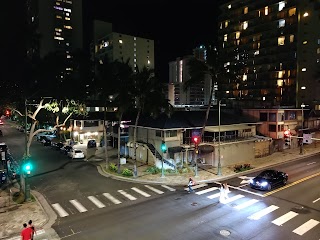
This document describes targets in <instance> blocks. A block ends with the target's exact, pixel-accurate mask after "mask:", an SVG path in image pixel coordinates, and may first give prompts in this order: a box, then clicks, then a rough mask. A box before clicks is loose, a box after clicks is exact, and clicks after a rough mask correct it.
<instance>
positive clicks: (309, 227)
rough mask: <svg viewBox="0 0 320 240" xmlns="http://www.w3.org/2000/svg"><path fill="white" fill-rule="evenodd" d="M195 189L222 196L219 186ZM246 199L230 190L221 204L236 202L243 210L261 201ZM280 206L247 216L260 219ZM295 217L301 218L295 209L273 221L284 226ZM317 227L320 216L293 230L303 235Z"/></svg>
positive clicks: (319, 225) (237, 207) (237, 206)
mask: <svg viewBox="0 0 320 240" xmlns="http://www.w3.org/2000/svg"><path fill="white" fill-rule="evenodd" d="M193 189H194V190H195V194H196V195H198V196H201V195H205V194H206V197H207V198H208V199H215V198H220V191H219V188H217V187H210V186H208V184H198V185H196V186H194V187H193ZM184 190H185V191H188V190H189V189H188V188H184ZM244 199H245V196H243V195H242V194H234V195H233V193H231V192H230V197H229V198H227V199H225V200H224V201H223V202H221V204H229V203H235V204H232V205H230V206H231V207H233V208H234V209H236V210H243V209H246V208H249V207H251V206H253V205H254V204H257V203H259V202H261V201H260V200H258V199H255V198H253V199H246V200H244ZM237 200H241V202H240V203H239V204H238V203H237ZM279 209H280V207H278V206H276V205H271V206H265V207H263V208H262V209H259V210H257V211H256V212H254V213H253V214H251V215H250V216H248V217H247V219H249V220H253V221H258V220H260V219H261V218H263V217H265V216H266V215H268V214H271V213H274V214H275V215H276V211H277V210H279ZM294 218H296V219H297V218H299V213H296V212H294V211H289V212H287V213H285V214H283V215H281V216H278V217H277V218H276V219H274V220H272V221H271V223H273V224H274V225H276V226H283V225H284V224H286V223H288V222H289V221H290V220H292V219H294ZM315 227H320V217H319V219H318V220H316V219H309V220H308V221H306V222H304V223H302V224H301V225H300V226H298V227H296V228H295V229H294V230H293V231H292V232H293V233H295V234H297V235H299V236H302V235H304V234H305V233H307V232H308V231H310V230H312V229H314V228H315Z"/></svg>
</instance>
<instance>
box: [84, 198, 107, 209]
mask: <svg viewBox="0 0 320 240" xmlns="http://www.w3.org/2000/svg"><path fill="white" fill-rule="evenodd" d="M88 199H89V200H90V201H91V202H93V203H94V205H96V206H97V207H98V208H104V207H106V205H104V204H103V203H102V202H100V201H99V199H97V198H96V197H94V196H89V197H88Z"/></svg>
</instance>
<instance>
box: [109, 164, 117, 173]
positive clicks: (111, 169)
mask: <svg viewBox="0 0 320 240" xmlns="http://www.w3.org/2000/svg"><path fill="white" fill-rule="evenodd" d="M109 170H110V171H112V172H117V170H118V168H117V166H116V164H114V163H110V164H109Z"/></svg>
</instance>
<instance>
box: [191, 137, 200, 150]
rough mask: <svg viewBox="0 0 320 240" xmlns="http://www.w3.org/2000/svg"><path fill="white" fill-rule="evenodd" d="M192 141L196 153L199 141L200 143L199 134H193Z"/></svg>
mask: <svg viewBox="0 0 320 240" xmlns="http://www.w3.org/2000/svg"><path fill="white" fill-rule="evenodd" d="M192 142H193V143H194V149H195V151H196V153H199V147H198V146H199V143H200V137H199V136H193V137H192Z"/></svg>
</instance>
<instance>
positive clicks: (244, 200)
mask: <svg viewBox="0 0 320 240" xmlns="http://www.w3.org/2000/svg"><path fill="white" fill-rule="evenodd" d="M193 189H194V190H195V195H196V196H197V197H199V196H202V197H206V198H208V199H218V200H219V198H220V191H219V188H218V187H215V186H212V185H208V184H206V183H204V184H198V185H196V186H194V187H193ZM184 190H185V191H188V188H184ZM168 191H171V192H172V191H176V189H174V188H172V187H169V186H166V185H157V186H150V185H141V186H139V187H132V188H129V189H126V190H117V191H116V193H113V194H111V193H107V192H106V193H102V194H100V195H96V196H87V197H85V199H88V200H89V203H88V202H86V203H81V202H80V201H79V200H77V199H72V200H69V201H68V203H70V204H71V205H69V207H67V206H64V207H65V208H66V210H65V209H64V208H63V206H61V205H60V204H59V203H54V204H52V207H53V209H54V210H55V211H56V212H57V214H58V215H59V217H61V218H64V217H68V216H70V214H73V211H72V210H71V209H70V206H72V207H73V208H74V209H75V210H76V212H79V213H85V212H87V211H88V209H89V210H91V209H92V207H93V206H95V207H96V208H99V209H101V208H106V207H107V206H110V205H112V204H114V205H119V204H122V203H123V202H125V201H136V200H137V199H138V198H139V197H143V198H150V197H151V196H154V195H161V194H164V193H165V192H168ZM188 196H189V195H188ZM81 201H82V202H84V199H81ZM261 202H262V201H261V200H259V199H256V198H251V199H250V198H249V197H247V196H244V195H242V194H237V193H236V192H233V191H232V192H230V193H229V197H228V198H227V199H225V200H224V201H223V202H221V203H220V204H223V205H228V206H229V207H232V208H233V209H235V210H238V211H241V210H245V209H250V210H252V209H254V210H255V212H253V213H252V214H251V215H249V216H247V219H248V220H249V221H259V220H260V219H263V218H265V219H269V218H266V216H267V215H269V214H273V215H272V216H277V217H275V218H274V219H272V220H270V221H271V223H272V224H274V225H275V226H279V227H280V226H283V225H285V224H288V223H289V222H290V220H293V219H295V220H296V219H299V213H297V212H294V211H292V210H291V211H288V212H285V213H284V214H282V213H283V212H282V211H283V209H282V211H279V210H280V207H279V206H276V205H270V206H266V205H265V204H262V205H259V203H261ZM250 207H253V208H250ZM280 212H281V213H280ZM279 215H280V216H279ZM319 227H320V217H319V219H309V220H307V221H306V222H301V225H300V226H298V227H296V228H295V229H293V230H292V232H293V233H294V234H297V235H299V236H303V235H304V234H305V233H307V232H309V231H311V230H312V229H314V228H319Z"/></svg>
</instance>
